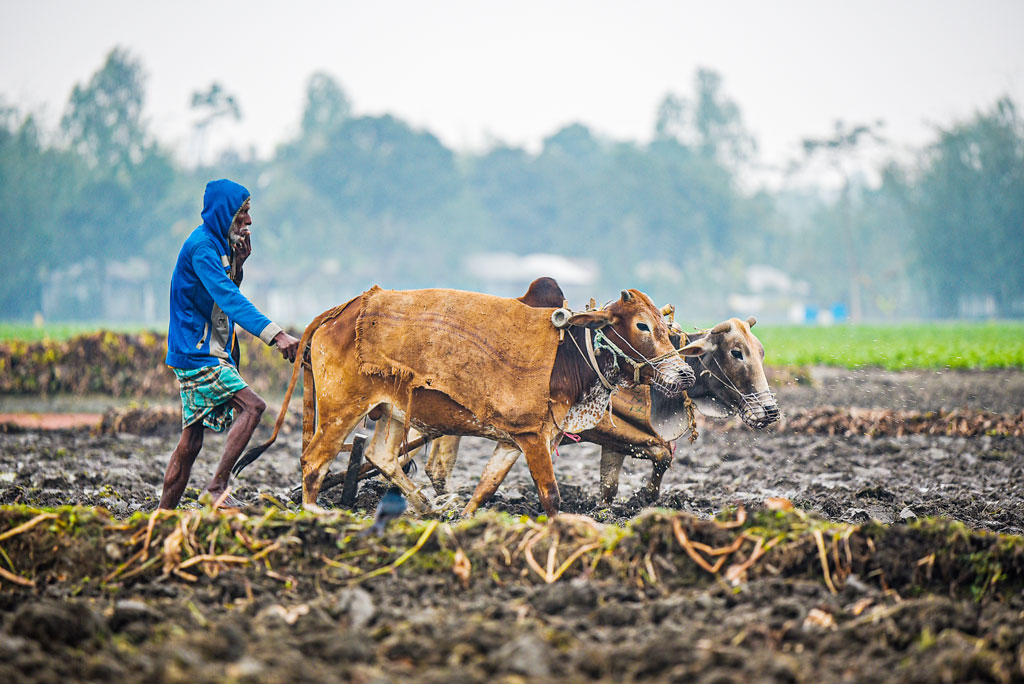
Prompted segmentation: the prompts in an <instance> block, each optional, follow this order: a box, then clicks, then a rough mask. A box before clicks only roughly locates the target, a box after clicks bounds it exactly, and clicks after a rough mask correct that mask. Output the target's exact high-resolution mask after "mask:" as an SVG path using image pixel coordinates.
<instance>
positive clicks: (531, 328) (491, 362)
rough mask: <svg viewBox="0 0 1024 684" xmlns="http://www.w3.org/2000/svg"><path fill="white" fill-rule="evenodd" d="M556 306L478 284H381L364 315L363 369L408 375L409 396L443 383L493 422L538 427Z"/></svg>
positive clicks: (544, 416) (545, 410) (365, 302)
mask: <svg viewBox="0 0 1024 684" xmlns="http://www.w3.org/2000/svg"><path fill="white" fill-rule="evenodd" d="M551 312H552V309H548V308H533V307H529V306H526V305H525V304H523V303H522V302H519V301H517V300H515V299H505V298H503V297H494V296H492V295H485V294H480V293H476V292H463V291H461V290H447V289H431V290H406V291H400V290H398V291H396V290H382V289H380V288H379V287H376V286H375V287H374V288H372V289H371V290H368V291H367V292H365V293H363V296H362V300H361V303H360V312H359V317H358V320H357V322H356V351H357V354H358V358H359V363H360V371H361V372H363V373H368V374H378V375H382V376H384V377H394V378H396V379H397V380H400V381H402V382H403V383H405V384H406V387H407V388H408V390H409V395H408V396H407V397H406V401H409V400H411V396H412V390H415V389H428V390H435V391H437V392H440V393H442V394H444V395H445V396H447V397H448V398H450V399H451V400H452V401H454V402H456V403H457V404H459V405H460V406H462V407H464V408H466V409H468V410H469V411H470V412H472V413H473V415H474V416H475V417H476V418H477V419H478V420H480V421H481V422H482V423H484V424H486V425H490V426H493V427H495V428H498V429H500V430H503V431H506V432H509V433H517V432H524V431H533V430H537V429H539V427H540V426H541V424H542V423H543V422H544V421H545V420H548V419H549V417H550V415H551V413H550V409H549V400H550V394H551V390H550V385H551V372H552V369H553V367H554V363H555V354H556V353H557V350H558V331H557V330H556V329H555V327H554V326H553V325H552V324H551ZM402 408H403V409H404V408H406V407H405V406H403V407H402Z"/></svg>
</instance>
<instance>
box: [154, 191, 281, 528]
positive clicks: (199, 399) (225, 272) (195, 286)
mask: <svg viewBox="0 0 1024 684" xmlns="http://www.w3.org/2000/svg"><path fill="white" fill-rule="evenodd" d="M250 225H252V219H251V218H250V217H249V191H248V190H246V189H245V188H244V187H242V186H241V185H239V184H238V183H234V182H232V181H229V180H226V179H221V180H216V181H211V182H209V183H207V185H206V194H205V195H204V197H203V224H202V225H201V226H199V227H198V228H196V229H195V230H194V231H192V234H191V235H189V236H188V239H187V240H185V244H184V245H183V246H182V248H181V251H180V252H179V253H178V262H177V264H176V265H175V266H174V274H173V275H172V276H171V317H170V326H169V327H168V330H167V360H166V363H167V365H168V366H170V367H171V369H172V370H173V371H174V374H175V375H176V376H177V377H178V381H179V382H180V384H181V404H182V412H181V425H182V429H181V439H180V440H179V441H178V446H177V447H175V449H174V452H173V453H172V454H171V459H170V462H169V463H168V464H167V473H166V474H165V475H164V489H163V494H162V496H161V497H160V508H168V509H169V508H175V507H176V506H177V505H178V502H179V501H180V500H181V495H182V493H183V492H184V491H185V486H186V485H187V484H188V480H189V475H190V474H191V472H192V464H193V463H194V462H195V460H196V457H197V456H198V455H199V451H200V450H201V449H202V447H203V427H204V426H206V427H208V428H210V429H212V430H215V431H217V432H220V431H221V430H223V429H225V428H226V427H228V426H229V425H231V424H232V422H234V426H233V427H232V428H231V430H230V431H229V432H228V436H227V440H226V443H225V445H224V454H223V455H222V456H221V459H220V463H219V464H218V465H217V470H216V472H215V473H214V475H213V479H212V480H211V481H210V484H209V485H207V487H206V489H207V491H209V492H210V493H211V494H212V495H213V497H214V499H215V500H216V499H219V498H221V496H222V495H223V494H224V492H225V491H226V490H227V485H228V478H229V477H230V475H231V467H232V466H233V465H234V464H235V461H237V460H238V457H239V456H240V455H241V453H242V450H243V449H244V448H245V446H246V444H248V443H249V439H250V438H251V437H252V433H253V431H254V430H255V429H256V425H257V424H258V423H259V420H260V417H261V416H262V415H263V411H264V410H265V409H266V407H267V405H266V403H265V402H264V401H263V400H262V399H260V397H259V396H258V395H257V394H256V393H255V392H253V391H252V390H251V389H249V387H248V386H247V385H246V384H245V381H244V380H242V377H241V376H240V375H239V374H238V368H237V357H236V356H233V354H232V351H233V349H234V348H235V346H236V344H237V341H236V340H235V325H236V324H237V325H239V326H241V327H242V328H243V329H244V330H247V331H248V332H250V333H252V334H253V335H255V336H256V337H259V338H260V339H261V340H263V342H265V343H266V344H268V345H275V344H276V345H277V348H278V349H279V350H280V351H281V355H282V356H284V358H286V359H287V360H289V361H294V360H295V354H296V352H297V351H298V348H299V340H297V339H295V338H294V337H292V336H291V335H289V334H288V333H286V332H284V331H283V330H282V329H281V326H279V325H277V324H276V323H274V322H273V321H271V320H270V319H269V318H267V317H266V316H264V315H263V314H262V313H261V312H260V310H259V309H257V308H256V307H255V306H253V304H252V303H251V302H250V301H249V300H248V299H246V298H245V296H244V295H243V294H242V293H241V292H240V291H239V289H238V286H239V285H240V284H241V282H242V264H243V263H245V260H246V258H248V256H249V254H250V252H251V251H252V249H251V246H250V233H249V226H250ZM236 411H237V414H238V415H237V416H236V415H235V412H236ZM222 505H225V506H239V505H241V503H240V502H239V501H238V500H236V499H235V498H234V497H232V496H230V495H228V496H227V497H225V498H224V500H223V502H222Z"/></svg>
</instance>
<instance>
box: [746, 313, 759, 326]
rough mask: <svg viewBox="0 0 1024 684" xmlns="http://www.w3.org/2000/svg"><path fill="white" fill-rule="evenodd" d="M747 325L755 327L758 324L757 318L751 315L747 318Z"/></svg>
mask: <svg viewBox="0 0 1024 684" xmlns="http://www.w3.org/2000/svg"><path fill="white" fill-rule="evenodd" d="M747 325H748V326H750V327H751V328H753V327H754V326H755V325H757V319H756V318H754V317H753V316H751V317H750V318H748V319H747Z"/></svg>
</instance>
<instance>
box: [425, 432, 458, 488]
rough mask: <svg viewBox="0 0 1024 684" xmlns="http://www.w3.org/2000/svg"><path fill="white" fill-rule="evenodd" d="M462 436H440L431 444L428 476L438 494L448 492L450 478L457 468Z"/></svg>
mask: <svg viewBox="0 0 1024 684" xmlns="http://www.w3.org/2000/svg"><path fill="white" fill-rule="evenodd" d="M461 441H462V438H461V437H456V436H451V435H446V436H444V437H438V438H437V439H435V440H434V441H433V442H431V444H430V455H429V456H428V457H427V467H426V470H427V477H429V478H430V482H431V484H433V485H434V491H435V492H437V494H438V495H441V494H445V493H447V492H448V478H449V477H450V476H451V474H452V470H453V469H454V468H455V459H456V458H458V456H459V442H461Z"/></svg>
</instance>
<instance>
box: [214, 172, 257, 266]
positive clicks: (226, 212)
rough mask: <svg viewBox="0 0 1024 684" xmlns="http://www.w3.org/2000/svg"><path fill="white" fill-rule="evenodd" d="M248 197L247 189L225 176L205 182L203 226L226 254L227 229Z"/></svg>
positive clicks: (227, 251)
mask: <svg viewBox="0 0 1024 684" xmlns="http://www.w3.org/2000/svg"><path fill="white" fill-rule="evenodd" d="M247 199H249V191H248V190H247V189H246V188H245V186H242V185H239V184H238V183H236V182H234V181H230V180H228V179H226V178H221V179H220V180H215V181H210V182H209V183H207V184H206V193H205V194H204V195H203V226H204V227H205V228H206V230H208V231H209V232H210V233H211V234H212V235H213V237H214V238H216V239H217V241H218V242H219V243H220V244H221V247H223V248H224V253H225V254H228V253H229V250H228V230H229V229H230V228H231V223H232V221H234V220H235V214H237V213H238V210H239V209H241V208H242V205H243V204H245V201H246V200H247Z"/></svg>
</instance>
